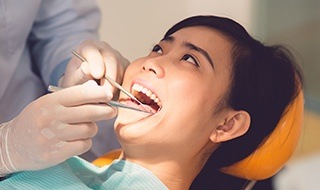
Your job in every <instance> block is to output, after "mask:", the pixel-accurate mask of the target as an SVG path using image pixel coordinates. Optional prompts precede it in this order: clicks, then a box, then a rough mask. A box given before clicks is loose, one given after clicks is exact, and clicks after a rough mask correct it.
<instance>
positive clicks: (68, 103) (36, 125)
mask: <svg viewBox="0 0 320 190" xmlns="http://www.w3.org/2000/svg"><path fill="white" fill-rule="evenodd" d="M111 98H112V92H111V90H110V89H106V88H105V87H102V86H98V85H97V84H96V82H94V81H93V80H91V81H88V82H86V83H84V84H83V85H78V86H73V87H70V88H66V89H63V90H60V91H58V92H55V93H51V94H47V95H45V96H42V97H40V98H39V99H37V100H35V101H33V102H32V103H30V104H29V105H28V106H27V107H26V108H25V109H24V110H23V111H22V112H21V113H20V114H19V115H18V116H17V117H16V118H14V119H13V120H11V121H10V122H8V123H5V124H2V125H1V126H0V174H7V173H12V172H15V171H23V170H37V169H43V168H47V167H50V166H53V165H56V164H59V163H61V162H63V161H65V160H66V159H68V158H69V157H71V156H74V155H80V154H82V153H84V152H86V151H87V150H89V149H90V147H91V145H92V142H91V139H90V138H91V137H93V136H94V135H95V134H96V133H97V130H98V129H97V125H96V124H95V123H94V121H100V120H105V119H109V118H112V117H114V116H115V115H116V109H115V108H112V107H109V106H108V105H106V104H101V102H107V101H109V100H110V99H111Z"/></svg>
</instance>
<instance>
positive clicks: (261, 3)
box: [97, 0, 320, 176]
mask: <svg viewBox="0 0 320 190" xmlns="http://www.w3.org/2000/svg"><path fill="white" fill-rule="evenodd" d="M97 1H98V3H99V6H100V8H101V11H102V16H103V19H102V22H101V28H100V36H101V39H102V40H104V41H107V42H108V43H110V44H111V45H112V46H113V47H114V48H116V49H118V50H119V51H120V52H121V53H122V54H123V55H124V56H125V57H127V58H128V59H129V60H130V61H133V60H134V59H135V58H137V57H140V56H144V55H146V54H148V53H149V51H150V50H151V48H152V47H153V45H154V44H156V43H157V42H158V41H159V40H160V39H161V38H162V36H163V34H164V33H165V32H166V31H167V29H168V28H169V27H171V26H172V25H173V24H175V23H176V22H178V21H180V20H182V19H184V18H186V17H188V16H192V15H197V14H214V15H219V16H227V17H230V18H232V19H234V20H236V21H238V22H239V23H240V24H242V25H243V26H244V27H245V28H246V29H247V30H248V32H249V33H250V34H251V35H252V36H253V37H255V38H256V39H259V40H262V41H264V42H267V44H274V43H277V44H278V43H280V44H283V45H286V46H287V47H289V48H290V49H291V50H292V51H293V53H294V54H295V56H296V58H297V60H298V62H299V63H300V66H301V67H302V70H303V73H304V77H305V89H304V92H305V117H304V123H303V132H302V136H301V138H300V142H299V145H298V147H297V150H296V152H295V154H294V156H293V157H292V159H291V160H290V162H289V164H290V163H292V162H294V161H297V160H303V159H307V158H308V157H310V156H312V155H314V154H319V153H320V140H319V139H320V84H319V83H320V76H319V75H320V35H319V34H320V1H319V0H238V1H234V0H224V1H221V0H161V1H152V0H135V1H128V0H117V1H111V0H97ZM319 162H320V160H319ZM318 174H319V176H320V171H319V173H318Z"/></svg>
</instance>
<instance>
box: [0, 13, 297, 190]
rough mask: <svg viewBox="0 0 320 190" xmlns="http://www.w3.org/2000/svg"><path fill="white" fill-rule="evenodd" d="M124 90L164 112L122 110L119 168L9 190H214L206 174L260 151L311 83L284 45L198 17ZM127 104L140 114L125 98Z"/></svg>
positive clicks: (9, 182) (139, 65)
mask: <svg viewBox="0 0 320 190" xmlns="http://www.w3.org/2000/svg"><path fill="white" fill-rule="evenodd" d="M123 86H124V87H125V88H126V89H130V90H131V91H132V93H133V94H134V95H135V96H136V97H137V98H138V99H139V100H140V101H142V102H143V103H144V104H145V106H144V107H145V108H147V109H150V110H152V111H153V112H154V114H153V115H150V114H146V113H140V112H134V111H130V110H124V109H119V113H118V118H117V121H116V123H115V131H116V134H117V137H118V139H119V142H120V144H121V145H122V148H123V154H122V157H121V158H120V159H119V160H116V161H114V162H113V163H112V164H111V165H108V166H105V167H103V168H96V167H94V166H93V165H91V164H90V163H87V162H85V161H84V160H81V159H79V158H77V157H74V158H71V159H69V160H67V161H66V162H64V163H62V164H60V165H58V166H55V167H52V168H48V169H45V170H41V171H34V172H30V171H29V172H22V173H17V174H14V175H12V176H11V177H8V179H6V180H4V181H3V182H2V184H0V185H1V187H6V186H7V187H16V188H27V187H30V188H33V189H35V188H48V187H51V188H54V189H57V188H79V189H81V188H92V189H127V188H129V189H189V188H190V187H191V185H192V183H193V182H194V184H193V188H196V187H197V185H198V184H202V183H206V180H207V179H206V177H207V176H208V175H203V174H202V172H204V173H206V172H207V171H208V170H211V171H213V170H215V169H216V170H219V168H221V167H224V166H229V165H232V164H233V163H235V162H237V161H239V160H241V159H243V158H245V157H246V156H247V155H249V154H250V153H251V152H252V151H254V150H255V149H256V148H257V146H258V145H259V144H260V143H261V141H262V140H263V139H264V137H266V136H267V135H268V134H269V133H270V132H272V131H273V129H274V127H275V126H276V124H277V123H278V121H279V119H280V118H281V116H282V114H283V112H284V110H285V108H286V107H287V105H288V104H290V102H291V101H292V100H293V99H294V98H295V96H296V95H297V93H298V92H299V91H300V89H301V77H300V72H299V71H298V69H297V66H296V65H295V63H294V61H293V60H292V58H291V56H290V54H288V52H287V51H286V50H285V49H283V48H282V47H280V46H265V45H263V44H262V43H260V42H258V41H256V40H254V39H253V38H252V37H250V35H249V34H248V33H247V32H246V31H245V29H244V28H243V27H242V26H240V25H239V24H238V23H236V22H234V21H232V20H230V19H228V18H222V17H215V16H195V17H190V18H187V19H185V20H183V21H181V22H179V23H177V24H176V25H174V26H173V27H172V28H171V29H170V30H169V31H168V32H167V33H166V34H165V36H164V38H163V39H162V40H161V41H160V42H159V43H158V44H157V45H155V46H154V47H153V49H152V51H151V52H150V54H149V55H147V56H145V57H142V58H139V59H137V60H136V61H134V62H133V63H132V64H131V65H130V66H129V67H128V68H127V70H126V73H125V76H124V81H123ZM58 93H59V92H58ZM119 101H121V102H124V103H127V104H131V105H134V106H137V107H139V106H140V105H138V104H136V103H135V102H133V101H131V100H130V99H129V98H127V97H126V96H125V95H124V94H121V96H120V99H119ZM208 168H209V169H208ZM31 180H33V183H32V184H26V183H24V181H26V182H30V181H31ZM210 188H214V187H212V186H211V187H210Z"/></svg>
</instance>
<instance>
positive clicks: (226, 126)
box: [210, 110, 250, 143]
mask: <svg viewBox="0 0 320 190" xmlns="http://www.w3.org/2000/svg"><path fill="white" fill-rule="evenodd" d="M249 126H250V115H249V113H248V112H246V111H243V110H241V111H232V112H231V113H229V114H228V117H227V118H226V119H225V121H224V122H223V123H221V124H219V125H218V127H216V128H215V129H214V131H212V133H211V135H210V140H211V141H212V142H215V143H220V142H224V141H228V140H231V139H234V138H237V137H239V136H241V135H243V134H245V133H246V132H247V131H248V129H249Z"/></svg>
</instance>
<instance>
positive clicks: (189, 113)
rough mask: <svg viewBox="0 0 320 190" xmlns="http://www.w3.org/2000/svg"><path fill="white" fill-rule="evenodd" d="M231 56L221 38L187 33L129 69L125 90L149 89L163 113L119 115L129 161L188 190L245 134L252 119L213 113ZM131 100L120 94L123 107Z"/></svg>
mask: <svg viewBox="0 0 320 190" xmlns="http://www.w3.org/2000/svg"><path fill="white" fill-rule="evenodd" d="M190 44H192V45H190ZM194 47H197V48H194ZM199 48H201V49H202V50H204V51H205V52H206V53H203V51H202V50H200V51H199ZM230 52H231V43H230V42H229V41H228V39H227V38H226V37H224V36H223V35H222V34H221V33H219V32H217V31H215V30H212V29H209V28H206V27H198V26H197V27H188V28H184V29H181V30H178V31H177V32H175V33H174V34H173V35H171V36H170V37H169V38H167V39H163V40H161V41H160V42H159V43H158V44H157V45H156V46H155V47H154V48H153V50H152V52H151V53H150V54H149V55H147V56H146V57H142V58H139V59H137V60H136V61H134V62H133V63H132V64H131V65H129V67H128V68H127V70H126V74H125V77H124V82H123V86H124V87H125V88H126V89H131V86H132V85H133V83H138V84H141V85H143V86H145V87H147V88H148V89H149V90H151V91H152V92H153V93H154V94H156V95H157V97H158V98H159V99H160V101H161V104H162V107H161V110H160V111H159V112H158V113H156V114H154V115H152V116H150V115H148V114H144V113H137V112H133V111H130V110H121V109H119V115H118V118H117V121H116V124H115V131H116V134H117V136H118V138H119V141H120V143H121V145H122V146H123V150H124V154H123V156H124V158H125V159H127V160H129V161H132V162H135V163H138V164H140V165H142V166H144V167H146V168H148V169H149V170H151V171H152V172H153V173H154V174H155V175H156V176H157V177H159V178H160V180H162V181H163V182H164V183H165V184H166V185H167V186H168V187H169V188H170V189H187V188H189V186H190V184H191V182H192V180H193V179H194V178H195V176H196V175H197V174H198V173H199V171H200V170H201V168H202V167H203V165H204V164H205V162H206V160H207V159H208V157H209V155H210V154H211V153H212V152H213V151H214V150H215V149H216V148H217V147H218V146H219V143H220V142H223V141H226V140H230V139H232V138H236V137H238V136H240V135H242V134H243V133H245V132H246V130H247V129H248V126H249V124H250V116H249V114H248V113H246V112H244V111H235V110H232V109H230V108H227V107H225V108H223V109H222V110H221V111H220V112H218V113H215V112H214V109H215V108H216V107H217V105H218V104H219V103H220V101H221V99H222V98H223V97H224V96H225V95H226V94H227V92H228V90H229V86H230V81H231V80H230V77H231V68H232V63H231V55H230ZM205 54H207V55H205ZM126 100H127V97H126V96H125V95H124V94H121V95H120V101H123V102H127V103H128V101H126ZM199 113H201V114H199ZM173 176H174V177H173Z"/></svg>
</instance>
